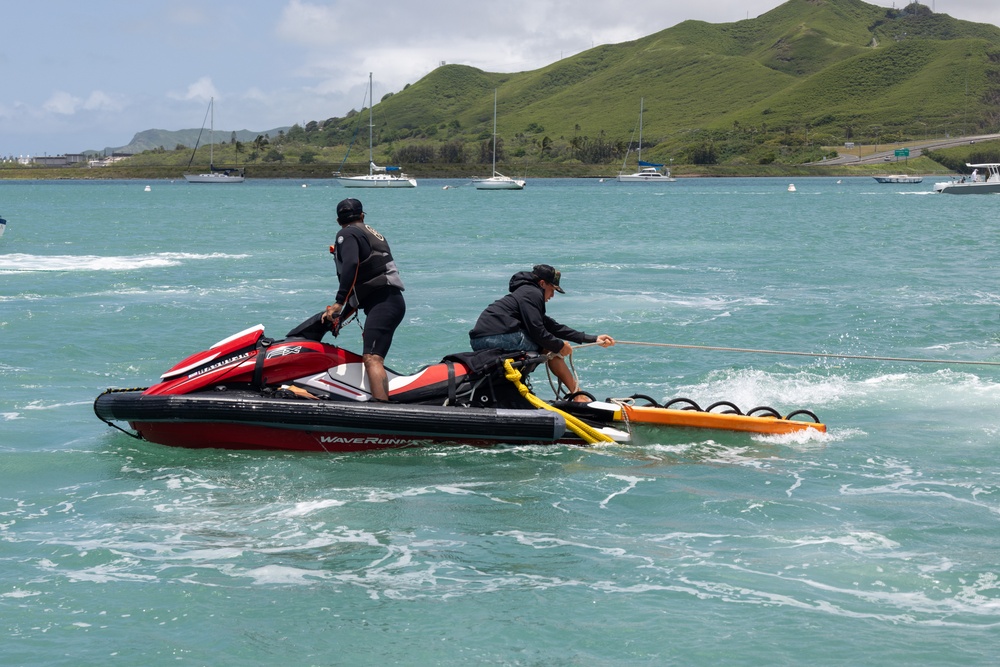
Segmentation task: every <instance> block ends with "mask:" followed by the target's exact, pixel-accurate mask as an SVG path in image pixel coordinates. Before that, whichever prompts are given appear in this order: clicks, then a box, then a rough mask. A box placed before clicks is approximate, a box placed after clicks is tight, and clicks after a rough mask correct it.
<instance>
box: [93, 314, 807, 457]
mask: <svg viewBox="0 0 1000 667" xmlns="http://www.w3.org/2000/svg"><path fill="white" fill-rule="evenodd" d="M328 330H329V328H328V327H327V325H324V324H323V323H322V320H321V314H317V315H315V316H313V317H311V318H310V319H309V320H307V321H306V322H303V323H302V324H301V325H299V326H298V327H296V328H295V329H293V330H292V331H290V332H289V333H288V335H287V337H286V338H285V339H283V340H273V339H270V338H267V337H265V336H264V327H263V326H262V325H257V326H255V327H251V328H249V329H246V330H244V331H241V332H239V333H237V334H235V335H233V336H230V337H229V338H226V339H224V340H221V341H219V342H218V343H216V344H215V345H213V346H212V347H210V348H209V349H208V350H205V351H203V352H199V353H197V354H194V355H192V356H190V357H188V358H187V359H185V360H183V361H181V362H180V363H178V364H176V365H175V366H174V367H173V368H171V369H170V370H168V371H167V372H166V373H164V374H163V375H162V376H161V377H160V382H159V383H157V384H155V385H153V386H151V387H148V388H144V389H108V390H107V391H105V392H104V393H102V394H101V395H99V396H98V397H97V399H96V400H95V401H94V412H95V413H96V414H97V416H98V417H99V418H100V419H101V420H102V421H104V422H106V423H108V424H109V425H111V426H114V427H116V428H119V429H121V430H123V431H125V432H127V433H129V434H130V435H134V436H135V437H139V438H142V439H145V440H149V441H150V442H155V443H159V444H163V445H171V446H178V447H218V448H228V449H280V450H292V451H325V452H345V451H363V450H373V449H387V448H395V447H408V446H413V445H419V444H426V443H433V442H439V443H456V444H473V445H492V444H500V443H509V444H556V443H563V444H587V443H595V442H627V441H629V439H630V428H631V425H633V424H648V425H657V426H684V427H691V428H710V429H722V430H730V431H747V432H755V433H775V434H779V433H788V432H791V431H802V430H807V429H814V430H816V431H820V432H825V430H826V427H825V425H823V424H822V423H820V422H819V420H818V419H817V418H816V416H815V415H814V414H812V413H811V412H808V411H797V412H795V413H792V414H790V415H788V416H787V417H782V416H781V415H779V414H778V413H777V412H776V411H774V410H773V409H771V408H755V409H754V410H751V411H749V412H748V413H746V414H743V413H742V412H740V411H739V409H738V408H736V406H734V405H733V404H731V403H728V402H721V403H716V404H713V405H712V406H709V407H708V408H707V409H705V410H702V409H701V408H700V407H698V406H697V405H696V404H694V403H693V402H692V401H689V400H687V399H675V400H674V401H671V402H669V403H668V404H665V405H659V404H657V403H656V402H655V401H654V400H653V399H651V398H649V397H647V396H641V395H633V396H630V397H628V398H623V399H607V400H605V401H597V400H590V401H588V402H577V401H573V400H555V401H549V402H546V401H544V400H542V399H540V398H538V397H537V396H535V395H534V394H532V393H531V390H530V388H529V387H528V385H527V384H526V383H525V382H524V380H523V376H525V375H527V374H528V373H529V372H530V371H531V370H532V369H534V368H535V367H537V366H538V365H540V364H542V363H544V362H545V361H546V359H547V358H546V357H545V356H544V355H538V354H535V353H530V352H518V353H510V352H501V351H499V350H482V351H479V352H466V353H459V354H454V355H449V356H448V357H445V358H444V359H442V360H441V361H440V362H438V363H434V364H431V365H429V366H426V367H424V368H422V369H420V370H419V371H417V372H416V373H414V374H412V375H400V374H398V373H395V372H393V371H391V370H389V369H386V370H387V373H388V375H389V398H390V402H388V403H384V402H376V401H374V400H373V399H372V396H371V393H370V391H369V387H368V378H367V376H366V374H365V370H364V364H363V363H362V359H361V356H360V355H358V354H355V353H354V352H351V351H349V350H345V349H343V348H341V347H337V346H335V345H329V344H326V343H323V342H322V340H321V339H322V337H323V335H324V334H325V333H326V332H327V331H328ZM335 333H336V332H335ZM565 398H568V399H572V398H573V397H572V396H571V397H565ZM587 398H590V399H593V397H592V396H589V395H588V396H587ZM638 403H642V404H638ZM719 408H722V411H718V410H719ZM119 423H122V424H127V425H128V426H129V427H131V429H132V431H128V430H126V428H124V427H123V426H119V425H118V424H119Z"/></svg>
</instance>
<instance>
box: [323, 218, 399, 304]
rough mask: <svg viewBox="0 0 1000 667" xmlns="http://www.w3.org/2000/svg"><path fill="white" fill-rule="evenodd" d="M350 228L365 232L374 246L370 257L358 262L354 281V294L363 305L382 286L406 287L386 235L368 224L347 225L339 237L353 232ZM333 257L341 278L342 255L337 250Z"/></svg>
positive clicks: (338, 275)
mask: <svg viewBox="0 0 1000 667" xmlns="http://www.w3.org/2000/svg"><path fill="white" fill-rule="evenodd" d="M350 230H357V231H358V232H361V233H362V234H364V235H365V237H366V238H367V239H368V243H369V244H370V245H371V248H372V251H371V253H369V254H368V257H365V258H364V259H362V260H361V261H360V263H359V264H358V276H357V279H356V280H355V282H354V295H356V296H357V299H358V301H360V302H361V305H362V306H363V305H364V302H365V298H366V297H367V296H368V295H369V294H371V293H372V292H374V291H375V290H377V289H378V288H380V287H386V286H389V285H391V286H393V287H398V288H399V289H400V290H401V291H402V290H403V289H404V287H403V279H402V278H400V276H399V269H398V268H397V267H396V262H395V260H393V258H392V251H391V250H389V244H388V243H387V242H386V240H385V237H384V236H382V235H381V234H379V233H378V232H377V231H375V230H374V229H373V228H371V227H369V226H368V225H364V226H361V225H346V226H344V228H343V229H341V230H340V233H339V234H338V235H337V238H338V239H339V238H340V237H341V236H343V235H345V234H349V233H351V231H350ZM333 258H334V261H335V262H336V264H337V277H338V278H340V277H341V270H340V269H341V266H340V256H339V255H338V254H337V253H336V252H335V253H334V254H333ZM352 296H353V295H352Z"/></svg>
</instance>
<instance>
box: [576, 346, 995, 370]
mask: <svg viewBox="0 0 1000 667" xmlns="http://www.w3.org/2000/svg"><path fill="white" fill-rule="evenodd" d="M593 345H597V343H583V344H582V345H574V346H573V349H574V350H577V349H580V348H581V347H591V346H593ZM615 345H644V346H646V347H672V348H676V349H680V350H714V351H717V352H750V353H753V354H785V355H791V356H796V357H819V358H822V359H863V360H866V361H901V362H906V363H914V364H956V365H965V366H1000V361H965V360H961V359H919V358H918V359H910V358H907V357H866V356H862V355H860V354H829V353H824V352H789V351H788V350H755V349H753V348H747V347H718V346H715V345H681V344H680V343H644V342H642V341H634V340H616V341H615Z"/></svg>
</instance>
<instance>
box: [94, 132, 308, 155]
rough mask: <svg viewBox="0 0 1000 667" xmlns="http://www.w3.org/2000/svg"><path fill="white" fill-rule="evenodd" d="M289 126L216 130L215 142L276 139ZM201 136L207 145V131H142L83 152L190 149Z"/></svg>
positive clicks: (106, 152)
mask: <svg viewBox="0 0 1000 667" xmlns="http://www.w3.org/2000/svg"><path fill="white" fill-rule="evenodd" d="M290 128H291V126H285V127H278V128H274V129H273V130H266V131H264V132H253V131H251V130H216V131H215V141H216V142H224V143H228V142H229V141H230V139H231V138H232V136H233V132H235V133H236V140H237V141H242V142H251V141H253V140H254V139H256V138H257V137H258V136H262V135H263V136H268V137H277V136H279V135H280V134H281V133H283V132H287V131H288V130H289V129H290ZM199 134H201V145H202V146H204V145H206V144H207V142H208V139H209V132H208V130H204V131H203V130H199V129H198V128H192V129H186V130H157V129H153V130H143V131H142V132H137V133H136V134H135V136H133V137H132V140H131V141H130V142H129V143H127V144H126V145H124V146H118V147H112V146H108V147H106V148H105V149H104V150H103V151H94V150H90V151H84V152H86V153H103V154H105V155H111V154H112V153H132V154H135V153H141V152H143V151H151V150H158V149H160V148H163V149H164V150H168V151H172V150H174V149H175V148H176V147H177V146H186V147H187V148H189V149H191V148H194V146H195V143H196V142H198V135H199Z"/></svg>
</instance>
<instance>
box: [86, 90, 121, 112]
mask: <svg viewBox="0 0 1000 667" xmlns="http://www.w3.org/2000/svg"><path fill="white" fill-rule="evenodd" d="M83 108H84V109H86V110H87V111H121V110H122V109H124V108H125V102H124V99H123V98H122V97H121V96H120V95H119V96H115V97H112V96H111V95H108V94H107V93H104V92H102V91H100V90H95V91H94V92H92V93H91V94H90V96H89V97H88V98H87V101H85V102H84V103H83Z"/></svg>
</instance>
